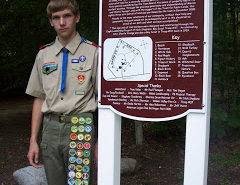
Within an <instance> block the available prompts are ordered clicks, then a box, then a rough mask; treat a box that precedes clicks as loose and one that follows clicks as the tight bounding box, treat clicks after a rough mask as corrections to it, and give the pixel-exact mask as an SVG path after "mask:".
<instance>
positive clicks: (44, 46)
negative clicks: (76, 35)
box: [39, 42, 54, 50]
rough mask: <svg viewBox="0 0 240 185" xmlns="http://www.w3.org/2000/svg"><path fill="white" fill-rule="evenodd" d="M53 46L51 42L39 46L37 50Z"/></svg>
mask: <svg viewBox="0 0 240 185" xmlns="http://www.w3.org/2000/svg"><path fill="white" fill-rule="evenodd" d="M53 44H54V42H51V43H49V44H46V45H43V46H41V47H40V48H39V50H42V49H44V48H46V47H48V46H51V45H53Z"/></svg>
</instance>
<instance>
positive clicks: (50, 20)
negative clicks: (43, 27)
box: [48, 17, 53, 26]
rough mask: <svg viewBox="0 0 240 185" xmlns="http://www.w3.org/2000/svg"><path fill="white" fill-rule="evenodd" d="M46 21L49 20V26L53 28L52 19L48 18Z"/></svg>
mask: <svg viewBox="0 0 240 185" xmlns="http://www.w3.org/2000/svg"><path fill="white" fill-rule="evenodd" d="M48 20H49V23H50V24H51V26H53V23H52V18H51V17H49V18H48Z"/></svg>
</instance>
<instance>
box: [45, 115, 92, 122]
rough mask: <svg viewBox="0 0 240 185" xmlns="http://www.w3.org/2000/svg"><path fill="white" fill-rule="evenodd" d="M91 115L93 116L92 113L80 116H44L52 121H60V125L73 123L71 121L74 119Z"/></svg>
mask: <svg viewBox="0 0 240 185" xmlns="http://www.w3.org/2000/svg"><path fill="white" fill-rule="evenodd" d="M90 114H91V115H92V113H80V114H72V115H59V114H45V115H44V116H45V117H47V118H49V119H50V120H55V121H58V122H60V123H68V122H70V123H71V122H72V121H71V119H72V118H73V117H79V116H81V115H83V116H84V115H88V116H90ZM90 117H92V116H90Z"/></svg>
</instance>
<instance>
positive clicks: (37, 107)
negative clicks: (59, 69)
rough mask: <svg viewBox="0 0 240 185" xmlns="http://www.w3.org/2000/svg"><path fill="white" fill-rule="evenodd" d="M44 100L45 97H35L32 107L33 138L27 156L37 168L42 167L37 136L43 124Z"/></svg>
mask: <svg viewBox="0 0 240 185" xmlns="http://www.w3.org/2000/svg"><path fill="white" fill-rule="evenodd" d="M43 101H44V100H43V99H40V98H35V99H34V102H33V109H32V125H31V126H32V128H31V138H30V145H29V150H28V155H27V157H28V160H29V163H30V164H31V165H32V166H34V167H35V168H39V167H40V165H39V163H38V159H39V146H38V142H37V138H38V133H39V130H40V126H41V124H42V117H43V114H42V112H41V109H42V104H43Z"/></svg>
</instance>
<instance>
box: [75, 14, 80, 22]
mask: <svg viewBox="0 0 240 185" xmlns="http://www.w3.org/2000/svg"><path fill="white" fill-rule="evenodd" d="M79 21H80V13H78V14H77V15H76V21H75V22H76V23H78V22H79Z"/></svg>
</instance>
